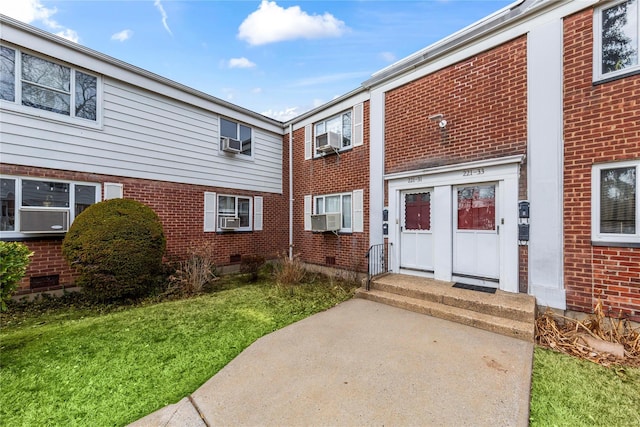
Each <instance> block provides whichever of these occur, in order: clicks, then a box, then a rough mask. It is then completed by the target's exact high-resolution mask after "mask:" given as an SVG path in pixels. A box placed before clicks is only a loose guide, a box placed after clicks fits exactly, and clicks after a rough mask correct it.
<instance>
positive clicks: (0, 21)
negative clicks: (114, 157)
mask: <svg viewBox="0 0 640 427" xmlns="http://www.w3.org/2000/svg"><path fill="white" fill-rule="evenodd" d="M2 25H8V26H11V27H14V28H17V29H19V30H22V31H24V32H27V33H31V34H35V35H37V36H38V37H41V38H43V39H46V40H48V41H51V42H53V43H56V44H59V45H63V46H65V47H67V48H69V49H71V50H74V51H76V52H79V53H82V54H83V55H86V56H89V57H91V58H93V59H97V60H99V61H102V62H105V63H107V64H110V65H113V66H115V67H118V68H121V69H123V70H126V71H128V72H130V73H133V74H137V75H139V76H141V77H144V78H147V79H150V80H153V81H156V82H158V83H160V84H163V85H166V86H169V87H172V88H174V89H177V90H179V91H181V92H184V93H187V94H190V95H193V96H195V97H197V98H200V99H203V100H205V101H207V102H212V103H214V104H217V105H220V106H222V107H226V108H228V109H230V110H232V111H235V112H238V113H241V114H244V115H247V116H249V117H252V118H255V119H258V120H260V121H263V122H267V123H269V124H271V125H273V126H276V127H279V128H282V129H283V130H284V128H285V125H284V123H283V122H281V121H279V120H276V119H272V118H271V117H267V116H264V115H262V114H260V113H256V112H255V111H251V110H248V109H246V108H243V107H240V106H238V105H235V104H232V103H230V102H228V101H225V100H222V99H220V98H216V97H215V96H212V95H208V94H206V93H204V92H201V91H199V90H196V89H193V88H191V87H189V86H185V85H183V84H181V83H177V82H175V81H173V80H170V79H167V78H166V77H162V76H160V75H158V74H155V73H152V72H150V71H147V70H144V69H142V68H140V67H136V66H135V65H131V64H129V63H126V62H124V61H121V60H119V59H116V58H114V57H111V56H109V55H105V54H104V53H100V52H98V51H95V50H93V49H90V48H88V47H85V46H82V45H80V44H78V43H74V42H72V41H69V40H67V39H64V38H62V37H59V36H56V35H54V34H51V33H49V32H46V31H44V30H41V29H39V28H36V27H33V26H31V25H28V24H25V23H23V22H21V21H18V20H16V19H13V18H10V17H8V16H6V15H3V14H0V29H1V26H2ZM1 33H2V32H1V31H0V34H1ZM0 39H2V40H4V38H2V37H1V36H0ZM93 71H96V70H93ZM100 74H103V73H100Z"/></svg>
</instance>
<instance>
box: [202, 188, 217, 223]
mask: <svg viewBox="0 0 640 427" xmlns="http://www.w3.org/2000/svg"><path fill="white" fill-rule="evenodd" d="M216 200H217V198H216V193H213V192H208V191H205V193H204V231H216V228H217V227H216Z"/></svg>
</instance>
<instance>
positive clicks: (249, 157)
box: [218, 116, 256, 161]
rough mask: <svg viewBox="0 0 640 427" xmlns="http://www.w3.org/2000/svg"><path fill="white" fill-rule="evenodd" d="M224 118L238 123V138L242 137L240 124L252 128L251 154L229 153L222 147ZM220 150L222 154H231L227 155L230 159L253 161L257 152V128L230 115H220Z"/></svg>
mask: <svg viewBox="0 0 640 427" xmlns="http://www.w3.org/2000/svg"><path fill="white" fill-rule="evenodd" d="M222 119H224V120H227V121H229V122H233V123H235V124H236V139H239V137H240V125H242V126H244V127H247V128H249V129H251V155H247V154H242V153H237V154H234V153H227V152H226V151H224V150H223V149H222V148H221V145H222V138H223V135H222V123H221V122H222ZM218 152H219V153H220V154H221V155H227V154H230V155H229V156H227V157H228V158H230V159H234V160H244V161H249V160H251V161H253V160H254V158H255V152H256V129H255V128H254V127H253V126H249V125H248V124H246V123H242V122H240V121H238V120H237V119H232V118H230V117H222V116H218Z"/></svg>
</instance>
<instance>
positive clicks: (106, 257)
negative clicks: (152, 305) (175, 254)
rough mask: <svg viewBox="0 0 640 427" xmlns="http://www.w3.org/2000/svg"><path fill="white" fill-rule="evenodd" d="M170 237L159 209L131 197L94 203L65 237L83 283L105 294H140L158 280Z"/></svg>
mask: <svg viewBox="0 0 640 427" xmlns="http://www.w3.org/2000/svg"><path fill="white" fill-rule="evenodd" d="M165 246H166V239H165V236H164V231H163V229H162V224H161V223H160V219H159V218H158V215H156V213H155V212H154V211H153V210H152V209H151V208H149V207H148V206H146V205H144V204H142V203H140V202H136V201H135V200H128V199H112V200H106V201H104V202H100V203H96V204H95V205H91V206H89V207H88V208H87V209H86V210H85V211H84V212H82V214H80V215H79V216H78V217H77V218H76V219H75V221H74V222H73V224H72V225H71V228H70V229H69V231H68V232H67V235H66V236H65V238H64V241H63V242H62V253H63V255H64V256H65V258H66V259H67V261H68V262H69V264H70V265H71V266H72V267H75V268H77V270H78V272H79V273H80V278H79V280H78V281H77V285H79V286H81V287H82V288H83V290H84V291H85V292H86V293H87V294H89V295H91V296H93V297H95V298H96V299H100V300H113V299H124V298H138V297H141V296H145V295H147V294H149V293H150V292H151V291H152V290H153V289H154V288H155V286H156V285H157V284H158V279H159V276H160V274H161V271H162V256H163V254H164V250H165Z"/></svg>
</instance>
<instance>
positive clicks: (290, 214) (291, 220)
mask: <svg viewBox="0 0 640 427" xmlns="http://www.w3.org/2000/svg"><path fill="white" fill-rule="evenodd" d="M289 259H290V260H292V259H293V125H292V124H291V123H289Z"/></svg>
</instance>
